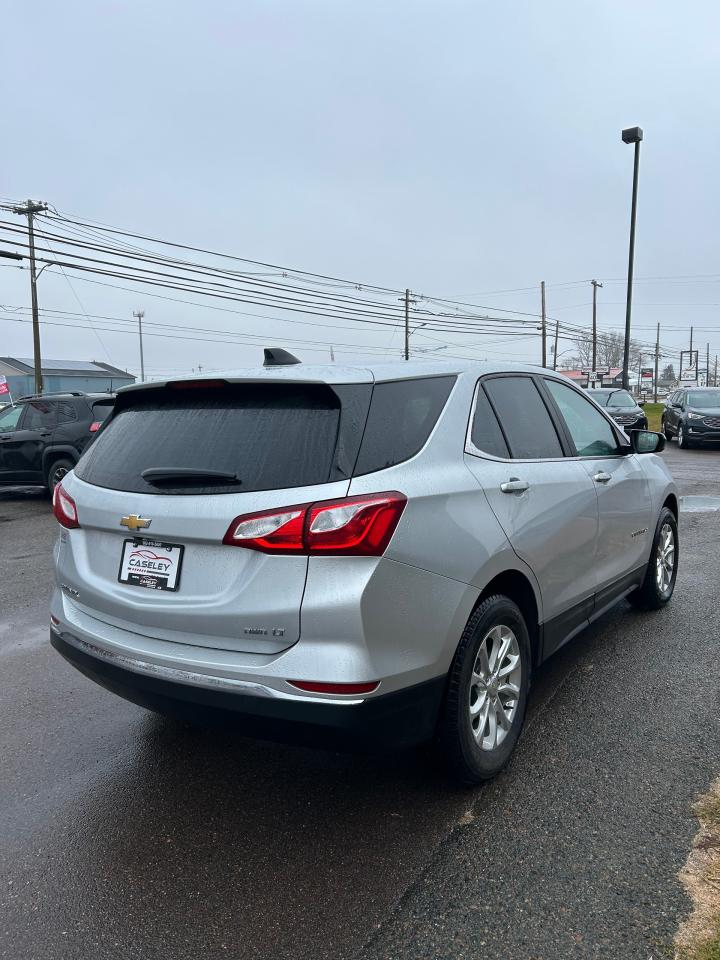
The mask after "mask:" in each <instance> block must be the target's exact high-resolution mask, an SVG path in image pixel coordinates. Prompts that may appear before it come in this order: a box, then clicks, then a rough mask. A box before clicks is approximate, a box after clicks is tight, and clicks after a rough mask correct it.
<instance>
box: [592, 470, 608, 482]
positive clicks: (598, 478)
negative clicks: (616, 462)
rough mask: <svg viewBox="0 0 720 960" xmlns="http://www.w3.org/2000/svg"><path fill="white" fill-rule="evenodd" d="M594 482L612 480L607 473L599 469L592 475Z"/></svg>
mask: <svg viewBox="0 0 720 960" xmlns="http://www.w3.org/2000/svg"><path fill="white" fill-rule="evenodd" d="M593 480H594V481H595V483H609V482H610V480H612V477H611V476H610V474H609V473H605V471H604V470H601V471H600V472H599V473H596V474H595V476H594V477H593Z"/></svg>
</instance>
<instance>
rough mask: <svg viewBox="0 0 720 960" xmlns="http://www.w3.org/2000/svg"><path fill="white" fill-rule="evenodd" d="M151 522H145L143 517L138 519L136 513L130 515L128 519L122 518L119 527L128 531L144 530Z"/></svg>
mask: <svg viewBox="0 0 720 960" xmlns="http://www.w3.org/2000/svg"><path fill="white" fill-rule="evenodd" d="M151 523H152V520H146V519H145V517H139V516H138V515H137V514H136V513H131V514H130V516H129V517H123V518H122V519H121V520H120V526H121V527H127V528H128V530H144V529H145V528H146V527H149V526H150V524H151Z"/></svg>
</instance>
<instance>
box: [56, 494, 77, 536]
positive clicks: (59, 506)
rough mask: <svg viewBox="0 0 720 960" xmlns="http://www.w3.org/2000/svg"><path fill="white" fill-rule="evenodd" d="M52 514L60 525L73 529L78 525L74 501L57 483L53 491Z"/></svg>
mask: <svg viewBox="0 0 720 960" xmlns="http://www.w3.org/2000/svg"><path fill="white" fill-rule="evenodd" d="M53 515H54V517H55V519H56V520H57V522H58V523H59V524H60V526H61V527H65V528H66V529H67V530H74V529H75V528H76V527H79V526H80V524H79V522H78V512H77V507H76V506H75V501H74V500H73V498H72V497H71V496H70V494H69V493H68V492H67V491H66V490H64V489H63V485H62V484H61V483H59V484H58V485H57V486H56V487H55V492H54V493H53Z"/></svg>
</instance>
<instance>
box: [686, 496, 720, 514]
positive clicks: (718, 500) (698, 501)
mask: <svg viewBox="0 0 720 960" xmlns="http://www.w3.org/2000/svg"><path fill="white" fill-rule="evenodd" d="M709 510H720V497H699V496H698V497H680V511H681V513H704V512H707V511H709Z"/></svg>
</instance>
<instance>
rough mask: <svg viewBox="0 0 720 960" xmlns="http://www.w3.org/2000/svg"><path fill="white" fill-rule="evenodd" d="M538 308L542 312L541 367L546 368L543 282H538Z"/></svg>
mask: <svg viewBox="0 0 720 960" xmlns="http://www.w3.org/2000/svg"><path fill="white" fill-rule="evenodd" d="M540 308H541V312H542V365H543V367H546V366H547V323H546V321H545V281H544V280H541V281H540Z"/></svg>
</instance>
